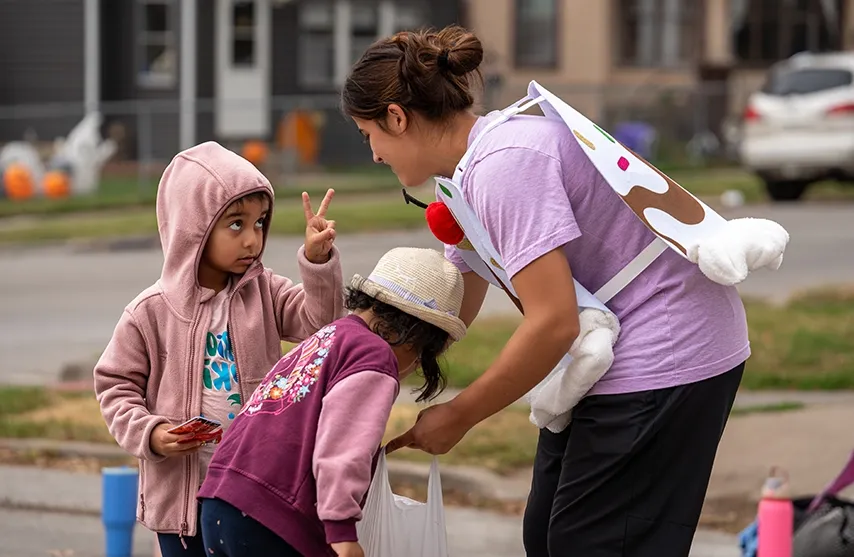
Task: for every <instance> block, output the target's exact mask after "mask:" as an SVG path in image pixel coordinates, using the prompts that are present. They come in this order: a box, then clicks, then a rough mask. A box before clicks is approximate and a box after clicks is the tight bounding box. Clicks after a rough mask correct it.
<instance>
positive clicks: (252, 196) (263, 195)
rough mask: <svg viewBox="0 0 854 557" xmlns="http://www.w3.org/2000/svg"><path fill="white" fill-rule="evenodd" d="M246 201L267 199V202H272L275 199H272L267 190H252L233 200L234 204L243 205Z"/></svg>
mask: <svg viewBox="0 0 854 557" xmlns="http://www.w3.org/2000/svg"><path fill="white" fill-rule="evenodd" d="M246 201H267V202H272V201H273V200H272V199H270V194H269V193H267V192H265V191H255V192H252V193H247V194H246V195H244V196H243V197H240V198H238V199H235V200H234V201H233V202H232V205H243V203H244V202H246Z"/></svg>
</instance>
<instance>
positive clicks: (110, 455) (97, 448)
mask: <svg viewBox="0 0 854 557" xmlns="http://www.w3.org/2000/svg"><path fill="white" fill-rule="evenodd" d="M2 449H5V450H8V451H12V452H19V453H26V452H36V453H48V454H51V455H55V456H60V457H77V458H96V459H100V460H105V461H108V460H121V459H127V458H128V454H127V453H126V452H125V451H123V450H122V449H121V448H119V447H118V446H115V445H104V444H100V443H86V442H78V441H66V442H61V441H53V440H50V439H2V438H0V450H2ZM441 473H442V487H443V488H444V489H445V490H448V491H455V492H459V493H465V494H467V495H470V496H474V497H475V498H478V499H482V500H488V501H495V502H499V503H513V502H524V501H526V500H527V497H528V488H529V486H530V482H529V481H528V478H527V476H524V477H521V476H520V477H509V478H507V477H502V476H499V475H497V474H494V473H492V472H489V471H486V470H482V469H480V468H476V467H470V466H441ZM388 474H389V481H390V482H391V483H392V484H398V485H400V484H404V485H423V486H425V487H426V485H427V481H428V478H429V476H430V465H429V464H420V463H415V462H406V461H400V460H394V459H390V460H389V461H388ZM0 507H5V508H22V509H24V510H40V511H53V512H67V513H72V514H92V513H93V512H100V511H93V510H92V509H78V508H66V507H63V506H61V505H59V506H57V505H33V504H31V503H22V502H20V501H12V500H9V499H0Z"/></svg>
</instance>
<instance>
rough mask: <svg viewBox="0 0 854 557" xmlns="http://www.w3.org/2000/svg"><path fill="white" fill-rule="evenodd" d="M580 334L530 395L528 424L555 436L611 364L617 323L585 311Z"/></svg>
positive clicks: (598, 312)
mask: <svg viewBox="0 0 854 557" xmlns="http://www.w3.org/2000/svg"><path fill="white" fill-rule="evenodd" d="M578 321H579V325H580V332H579V334H578V338H576V339H575V342H573V344H572V346H571V347H570V349H569V354H568V355H567V356H565V357H564V358H563V359H561V361H560V363H558V365H557V366H556V367H555V369H554V370H552V372H551V373H550V374H549V376H548V377H547V378H546V379H545V380H544V381H543V382H542V383H541V385H540V386H539V387H538V388H537V389H536V390H535V391H534V392H533V393H532V396H531V398H530V401H531V422H532V423H533V424H534V425H536V426H537V427H539V428H544V427H547V428H548V429H549V430H550V431H553V432H555V433H558V432H560V431H562V430H563V429H564V428H566V426H567V425H568V424H569V421H570V415H571V411H572V409H573V408H574V407H575V405H576V404H578V401H580V400H581V399H582V398H583V397H584V395H586V394H587V392H588V391H589V390H590V389H591V388H592V387H593V385H594V384H596V382H597V381H599V379H601V378H602V376H603V375H604V374H605V372H606V371H608V368H610V367H611V364H612V363H613V362H614V351H613V347H614V344H615V343H616V342H617V338H618V337H619V334H620V323H619V321H618V320H617V316H616V315H614V314H613V313H611V312H604V311H601V310H599V309H592V308H585V309H584V310H583V311H582V312H581V313H580V314H579V315H578Z"/></svg>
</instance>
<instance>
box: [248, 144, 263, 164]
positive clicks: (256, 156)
mask: <svg viewBox="0 0 854 557" xmlns="http://www.w3.org/2000/svg"><path fill="white" fill-rule="evenodd" d="M243 158H244V159H246V160H248V161H249V162H251V163H252V164H254V165H255V166H260V165H262V164H264V161H266V160H267V144H266V143H264V142H263V141H247V142H246V143H245V144H244V145H243Z"/></svg>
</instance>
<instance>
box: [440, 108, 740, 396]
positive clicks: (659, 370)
mask: <svg viewBox="0 0 854 557" xmlns="http://www.w3.org/2000/svg"><path fill="white" fill-rule="evenodd" d="M495 116H497V113H492V114H490V115H488V116H486V117H482V118H479V119H478V121H477V123H476V124H475V126H474V128H473V129H472V131H471V134H470V135H469V144H471V142H472V141H473V140H474V138H475V137H476V136H477V134H478V133H480V131H481V130H482V129H483V128H484V127H485V126H486V124H487V122H488V121H489V120H490V119H491V118H494V117H495ZM461 188H462V191H463V195H464V196H465V198H466V201H467V202H468V203H469V205H470V206H471V207H472V209H473V210H474V211H475V213H476V214H477V216H478V218H479V219H480V221H481V222H482V223H483V225H484V227H485V228H486V230H487V232H488V233H489V236H490V238H491V240H492V243H493V245H494V246H495V248H496V249H497V250H498V252H499V253H500V254H501V258H502V259H503V261H504V268H505V269H506V270H507V273H508V274H509V276H510V277H511V279H512V278H513V276H514V275H515V274H516V273H518V272H519V271H520V270H522V269H523V268H525V267H526V266H527V265H528V264H529V263H531V262H533V261H534V260H535V259H537V258H539V257H541V256H543V255H545V254H546V253H548V252H550V251H552V250H554V249H558V248H561V249H563V251H564V253H565V254H566V258H567V260H568V261H569V265H570V268H571V269H572V273H573V276H574V277H575V278H576V280H578V282H579V283H581V284H582V285H584V287H585V288H587V290H589V291H590V292H595V291H596V290H598V289H599V287H601V286H602V285H603V284H605V283H606V282H607V281H608V280H609V279H611V278H612V277H613V276H614V275H615V274H616V273H617V272H618V271H619V270H620V269H622V268H623V267H624V266H625V265H626V264H627V263H629V262H630V261H631V260H632V259H633V258H634V257H635V256H636V255H637V254H638V253H640V251H641V250H643V249H644V248H645V247H646V246H648V245H649V243H650V242H652V240H653V239H654V235H653V233H652V232H650V230H649V229H648V228H647V227H646V226H645V225H644V224H643V223H642V222H641V221H640V219H638V217H637V216H636V215H635V214H634V213H633V212H632V211H631V209H629V208H628V206H626V204H625V203H624V202H623V200H622V199H620V197H619V196H618V195H617V193H616V192H614V190H612V189H611V188H610V186H608V184H607V183H606V182H605V180H604V179H603V178H602V176H601V175H600V174H599V172H598V171H597V170H596V167H595V166H593V163H592V162H590V159H589V158H588V157H587V156H586V155H585V154H584V153H583V152H582V151H581V148H580V147H579V145H578V143H577V141H576V140H575V139H574V138H573V137H572V136H571V134H570V131H569V129H568V128H567V127H566V125H565V124H564V123H563V122H559V121H553V120H548V119H546V118H543V117H541V116H516V117H514V118H512V119H510V120H509V121H507V122H505V123H503V124H501V125H499V126H498V127H496V128H495V129H493V130H492V131H490V132H488V133H487V134H486V136H485V137H484V138H483V139H482V140H481V142H480V143H479V144H478V146H477V148H476V149H475V152H474V153H473V156H472V158H471V159H470V163H469V166H468V168H467V169H466V172H465V173H464V174H463V177H462V184H461ZM445 255H446V257H447V258H448V259H449V260H451V261H452V262H453V263H454V264H456V265H457V267H458V268H459V269H460V270H461V271H462V272H467V271H470V269H469V268H468V267H467V266H466V264H465V263H464V262H463V260H462V258H461V257H460V255H459V253H458V252H457V248H455V247H453V246H445ZM608 307H609V308H610V309H611V310H612V311H613V312H614V313H615V314H616V315H617V317H618V318H619V320H620V325H621V332H620V337H619V339H618V341H617V344H616V346H615V347H614V356H615V358H614V363H613V365H612V366H611V368H610V369H609V370H608V372H607V373H606V374H605V376H604V377H602V379H601V380H600V381H599V382H598V383H597V384H596V385H595V386H594V387H593V389H592V390H591V391H590V394H616V393H627V392H639V391H645V390H650V389H660V388H666V387H672V386H676V385H685V384H688V383H693V382H696V381H700V380H703V379H707V378H710V377H713V376H715V375H718V374H720V373H723V372H726V371H728V370H730V369H732V368H734V367H735V366H737V365H738V364H740V363H741V362H743V361H744V360H746V359H747V358H748V356H749V355H750V345H749V342H748V339H747V322H746V319H745V315H744V306H743V305H742V303H741V299H740V298H739V295H738V292H737V291H736V289H735V288H734V287H727V286H721V285H719V284H716V283H714V282H712V281H710V280H709V279H707V278H706V277H705V276H704V275H703V274H702V273H701V272H700V270H699V268H698V267H697V266H696V265H694V264H693V263H690V262H689V261H687V260H685V259H684V258H683V257H682V256H680V255H679V254H677V253H676V252H675V251H673V250H667V251H666V252H665V253H664V254H662V255H661V256H660V257H658V259H656V261H655V262H653V263H652V265H650V266H649V267H648V268H647V269H646V270H645V271H644V272H643V273H641V274H640V276H638V277H637V278H636V279H635V280H634V281H632V282H631V283H630V284H629V285H628V286H627V287H626V288H624V289H623V290H622V291H621V292H620V293H619V294H617V295H616V296H615V297H614V298H613V299H612V300H611V301H610V302H608Z"/></svg>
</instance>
